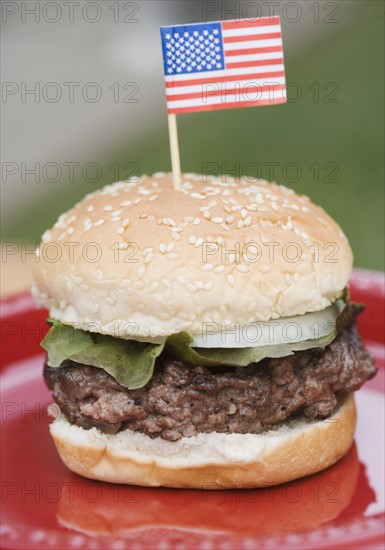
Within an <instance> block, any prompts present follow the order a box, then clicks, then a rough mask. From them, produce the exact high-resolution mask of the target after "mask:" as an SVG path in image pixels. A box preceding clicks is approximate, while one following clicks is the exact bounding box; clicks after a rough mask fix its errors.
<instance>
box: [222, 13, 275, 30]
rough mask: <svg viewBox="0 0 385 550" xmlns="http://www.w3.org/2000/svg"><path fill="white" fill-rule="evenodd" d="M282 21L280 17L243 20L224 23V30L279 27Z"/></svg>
mask: <svg viewBox="0 0 385 550" xmlns="http://www.w3.org/2000/svg"><path fill="white" fill-rule="evenodd" d="M279 24H280V20H279V17H278V16H274V17H262V18H261V19H243V20H242V19H241V20H232V21H222V28H223V29H224V30H227V29H244V28H252V27H267V26H269V25H279Z"/></svg>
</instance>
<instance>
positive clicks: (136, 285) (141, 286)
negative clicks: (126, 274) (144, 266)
mask: <svg viewBox="0 0 385 550" xmlns="http://www.w3.org/2000/svg"><path fill="white" fill-rule="evenodd" d="M132 286H133V287H134V288H135V290H143V289H144V284H143V283H142V282H141V281H135V282H134V284H133V285H132Z"/></svg>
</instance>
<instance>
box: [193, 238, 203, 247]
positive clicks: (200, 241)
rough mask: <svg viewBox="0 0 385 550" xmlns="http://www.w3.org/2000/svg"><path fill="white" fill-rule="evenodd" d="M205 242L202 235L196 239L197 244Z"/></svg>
mask: <svg viewBox="0 0 385 550" xmlns="http://www.w3.org/2000/svg"><path fill="white" fill-rule="evenodd" d="M203 243H204V239H202V237H199V238H198V239H197V240H196V241H195V246H201V245H202V244H203Z"/></svg>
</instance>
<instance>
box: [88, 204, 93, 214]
mask: <svg viewBox="0 0 385 550" xmlns="http://www.w3.org/2000/svg"><path fill="white" fill-rule="evenodd" d="M93 210H94V207H93V206H92V204H90V205H89V206H87V212H93Z"/></svg>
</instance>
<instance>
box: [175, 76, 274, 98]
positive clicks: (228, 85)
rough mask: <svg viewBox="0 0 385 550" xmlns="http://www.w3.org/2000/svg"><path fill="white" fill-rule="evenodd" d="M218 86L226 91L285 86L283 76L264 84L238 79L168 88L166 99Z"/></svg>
mask: <svg viewBox="0 0 385 550" xmlns="http://www.w3.org/2000/svg"><path fill="white" fill-rule="evenodd" d="M220 84H223V85H224V86H225V88H226V89H227V90H228V89H231V88H233V89H234V90H235V89H236V87H237V86H238V87H239V86H241V87H245V86H248V85H249V84H252V85H253V86H268V85H275V84H285V77H284V76H280V77H276V78H274V80H273V81H271V80H270V79H269V81H268V82H266V79H258V78H257V79H254V80H250V79H242V78H241V79H239V80H234V79H233V80H232V81H229V82H222V81H221V82H216V83H214V82H208V83H205V84H196V85H190V86H178V87H177V88H173V87H170V88H167V91H166V93H167V97H179V96H180V95H182V94H189V93H194V92H201V94H202V92H203V91H205V90H208V89H209V88H210V87H211V89H213V88H212V87H214V89H219V85H220Z"/></svg>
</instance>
